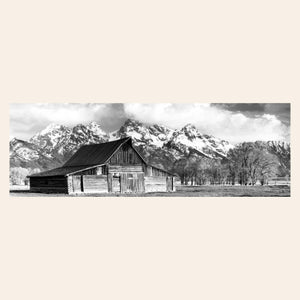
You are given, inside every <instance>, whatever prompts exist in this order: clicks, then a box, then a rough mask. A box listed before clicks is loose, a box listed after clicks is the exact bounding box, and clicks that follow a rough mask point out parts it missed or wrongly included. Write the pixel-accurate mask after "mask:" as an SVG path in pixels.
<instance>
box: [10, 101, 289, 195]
mask: <svg viewBox="0 0 300 300" xmlns="http://www.w3.org/2000/svg"><path fill="white" fill-rule="evenodd" d="M290 109H291V108H290V104H289V103H88V104H87V103H64V104H62V103H25V104H24V103H14V104H10V141H9V149H10V153H9V155H10V157H9V160H10V170H9V184H10V187H9V189H10V195H11V196H18V197H19V196H30V197H45V196H47V197H49V196H53V197H61V196H66V197H76V196H81V197H82V196H93V197H128V196H129V197H135V196H139V197H156V196H159V197H177V196H180V197H278V196H283V197H289V196H290V180H291V178H290Z"/></svg>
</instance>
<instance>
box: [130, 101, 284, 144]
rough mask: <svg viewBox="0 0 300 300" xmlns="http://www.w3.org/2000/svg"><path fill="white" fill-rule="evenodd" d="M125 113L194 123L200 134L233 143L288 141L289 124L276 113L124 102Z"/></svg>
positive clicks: (170, 123) (174, 123) (173, 123)
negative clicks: (284, 122) (249, 112)
mask: <svg viewBox="0 0 300 300" xmlns="http://www.w3.org/2000/svg"><path fill="white" fill-rule="evenodd" d="M124 110H125V112H126V114H127V115H129V116H131V117H132V118H135V119H138V120H139V121H142V122H147V123H158V124H162V125H166V126H170V127H172V128H179V127H182V126H184V125H186V124H187V123H191V124H194V125H195V126H196V127H197V128H198V129H199V130H200V131H202V132H203V133H208V134H212V135H214V136H216V137H219V138H222V139H225V140H228V141H230V142H232V143H238V142H242V141H256V140H289V126H287V125H285V124H283V123H282V122H281V121H280V120H279V119H278V118H277V117H276V116H275V115H272V114H267V113H264V114H262V115H261V114H259V115H254V116H252V117H249V116H247V115H245V114H243V113H241V112H235V111H229V110H226V109H224V108H222V107H219V106H214V105H210V104H203V103H191V104H178V103H164V104H162V103H159V104H154V103H153V104H152V103H151V104H142V103H128V104H124Z"/></svg>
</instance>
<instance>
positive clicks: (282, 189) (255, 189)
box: [10, 185, 290, 197]
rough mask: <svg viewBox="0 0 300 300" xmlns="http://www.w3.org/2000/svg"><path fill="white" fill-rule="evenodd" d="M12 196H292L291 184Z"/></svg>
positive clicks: (22, 191) (15, 192)
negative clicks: (142, 191) (164, 190)
mask: <svg viewBox="0 0 300 300" xmlns="http://www.w3.org/2000/svg"><path fill="white" fill-rule="evenodd" d="M10 196H13V197H290V186H289V185H266V186H222V185H203V186H177V187H176V192H172V193H164V192H155V193H146V194H97V193H93V194H84V195H82V194H78V195H65V194H43V193H31V192H30V191H29V190H28V189H26V188H24V187H23V188H22V187H11V188H10Z"/></svg>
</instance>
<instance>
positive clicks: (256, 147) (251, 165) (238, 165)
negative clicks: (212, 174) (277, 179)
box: [228, 143, 279, 185]
mask: <svg viewBox="0 0 300 300" xmlns="http://www.w3.org/2000/svg"><path fill="white" fill-rule="evenodd" d="M228 159H229V162H228V166H229V173H230V175H231V177H232V178H234V179H235V178H237V179H238V181H239V183H240V184H242V185H247V184H252V185H254V184H256V183H257V181H258V180H260V181H261V184H264V183H265V180H266V179H267V178H269V177H270V176H273V175H274V174H275V173H276V170H277V168H278V165H279V162H278V159H277V157H276V156H275V155H273V154H270V153H269V152H268V150H267V148H266V147H265V146H264V145H263V144H261V143H242V144H240V145H238V146H237V147H236V148H234V149H231V150H230V151H229V153H228Z"/></svg>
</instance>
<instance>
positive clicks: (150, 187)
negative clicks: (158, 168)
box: [145, 176, 167, 193]
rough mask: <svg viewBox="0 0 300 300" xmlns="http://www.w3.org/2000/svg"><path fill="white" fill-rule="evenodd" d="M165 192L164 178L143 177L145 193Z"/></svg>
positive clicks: (165, 183) (165, 182)
mask: <svg viewBox="0 0 300 300" xmlns="http://www.w3.org/2000/svg"><path fill="white" fill-rule="evenodd" d="M166 191H167V181H166V177H162V176H156V177H153V176H152V177H150V176H147V177H145V192H146V193H150V192H166Z"/></svg>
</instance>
